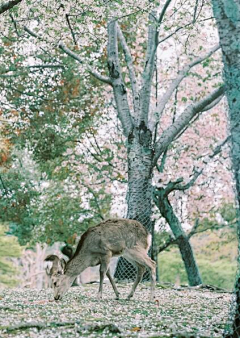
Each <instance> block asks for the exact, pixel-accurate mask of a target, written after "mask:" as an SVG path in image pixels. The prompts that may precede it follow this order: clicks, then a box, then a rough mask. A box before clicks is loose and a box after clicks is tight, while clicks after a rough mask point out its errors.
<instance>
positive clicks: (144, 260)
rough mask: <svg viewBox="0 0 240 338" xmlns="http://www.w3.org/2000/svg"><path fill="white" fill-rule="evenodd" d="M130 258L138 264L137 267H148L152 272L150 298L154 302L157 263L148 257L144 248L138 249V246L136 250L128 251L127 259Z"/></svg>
mask: <svg viewBox="0 0 240 338" xmlns="http://www.w3.org/2000/svg"><path fill="white" fill-rule="evenodd" d="M128 257H129V258H130V260H131V261H134V262H135V263H136V264H137V266H142V267H146V268H148V269H149V270H150V274H151V297H150V298H151V300H153V299H154V293H155V284H156V263H155V262H154V261H153V260H152V259H151V258H150V257H149V256H148V255H147V252H146V250H144V249H143V248H141V247H138V246H137V247H135V248H134V249H128V252H127V255H126V258H127V259H128ZM143 273H144V271H143ZM137 278H138V276H137ZM136 281H137V280H136ZM136 281H135V282H136ZM138 283H139V282H138ZM138 283H136V286H135V289H136V287H137V285H138ZM134 285H135V283H134ZM134 285H133V287H134ZM134 291H135V290H133V292H134ZM131 292H132V291H131ZM130 295H131V293H130V294H129V296H130Z"/></svg>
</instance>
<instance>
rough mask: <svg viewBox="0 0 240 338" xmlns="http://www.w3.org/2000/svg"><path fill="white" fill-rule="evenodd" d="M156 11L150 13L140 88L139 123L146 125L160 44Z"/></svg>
mask: <svg viewBox="0 0 240 338" xmlns="http://www.w3.org/2000/svg"><path fill="white" fill-rule="evenodd" d="M155 14H156V13H155V11H152V12H151V13H150V14H149V26H148V42H147V52H146V60H145V67H144V70H143V73H142V85H141V90H140V107H141V109H140V112H141V114H140V118H139V124H140V123H141V122H144V124H145V126H148V114H149V106H150V96H151V87H152V86H151V83H152V78H153V74H154V69H155V55H156V51H157V45H158V34H159V33H158V29H157V28H158V20H157V18H156V16H155Z"/></svg>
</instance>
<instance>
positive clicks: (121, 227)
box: [76, 219, 149, 255]
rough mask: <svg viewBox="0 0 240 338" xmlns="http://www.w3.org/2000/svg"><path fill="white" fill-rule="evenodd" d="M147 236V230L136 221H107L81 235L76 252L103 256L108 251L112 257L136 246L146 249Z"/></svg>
mask: <svg viewBox="0 0 240 338" xmlns="http://www.w3.org/2000/svg"><path fill="white" fill-rule="evenodd" d="M148 236H149V234H148V232H147V230H146V229H145V228H144V226H143V225H142V224H141V223H139V222H138V221H135V220H129V219H109V220H107V221H103V222H101V223H99V224H98V225H96V226H94V227H92V228H89V229H88V230H87V231H86V232H85V233H84V234H83V235H82V238H81V239H80V242H81V240H82V243H81V245H80V246H81V247H80V248H79V247H78V248H77V250H76V252H77V251H78V252H79V251H80V250H81V251H85V250H87V251H91V252H92V253H100V254H101V253H102V254H104V253H105V252H106V251H108V250H110V251H111V252H112V253H113V255H121V254H122V253H123V252H124V250H125V249H131V248H133V247H134V246H136V245H140V246H141V247H143V248H145V249H147V248H148V246H149V243H148ZM79 244H80V243H79Z"/></svg>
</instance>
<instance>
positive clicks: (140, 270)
mask: <svg viewBox="0 0 240 338" xmlns="http://www.w3.org/2000/svg"><path fill="white" fill-rule="evenodd" d="M135 264H136V265H137V268H138V270H137V276H136V279H135V281H134V284H133V286H132V289H131V291H130V293H129V295H128V296H127V299H128V300H129V299H130V298H132V297H133V295H134V292H135V290H136V288H137V286H138V284H139V283H140V282H141V280H142V277H143V274H144V271H145V266H143V265H140V264H138V263H135Z"/></svg>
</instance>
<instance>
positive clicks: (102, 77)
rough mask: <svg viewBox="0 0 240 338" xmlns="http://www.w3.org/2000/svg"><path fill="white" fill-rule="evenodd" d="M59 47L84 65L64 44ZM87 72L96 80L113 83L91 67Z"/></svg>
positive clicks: (61, 43)
mask: <svg viewBox="0 0 240 338" xmlns="http://www.w3.org/2000/svg"><path fill="white" fill-rule="evenodd" d="M58 46H59V48H60V49H61V50H62V51H63V52H65V53H66V54H67V55H69V56H71V57H72V58H73V59H74V60H76V61H78V62H79V63H81V64H84V63H83V61H82V60H81V58H80V57H79V56H78V55H77V54H76V53H74V52H73V51H71V50H70V49H69V48H68V47H67V46H66V45H65V44H64V43H63V42H60V43H59V45H58ZM87 71H88V72H89V73H90V74H91V75H92V76H94V77H95V78H96V79H98V80H100V81H101V82H104V83H107V84H109V85H112V82H111V80H110V79H109V78H108V77H106V76H103V75H101V74H99V73H98V72H97V71H96V70H93V69H91V68H90V67H88V66H87Z"/></svg>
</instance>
